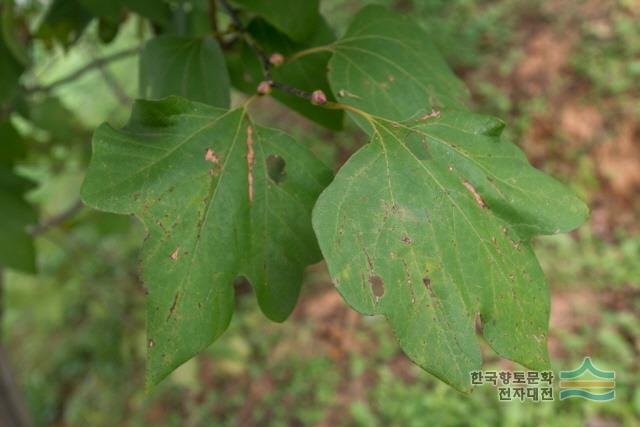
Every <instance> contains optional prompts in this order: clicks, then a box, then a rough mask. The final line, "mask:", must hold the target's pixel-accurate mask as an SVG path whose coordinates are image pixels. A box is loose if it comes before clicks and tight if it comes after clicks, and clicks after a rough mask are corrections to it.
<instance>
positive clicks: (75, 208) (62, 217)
mask: <svg viewBox="0 0 640 427" xmlns="http://www.w3.org/2000/svg"><path fill="white" fill-rule="evenodd" d="M83 207H84V204H83V203H82V202H81V201H80V200H78V201H77V202H75V203H74V204H73V205H71V206H70V207H69V208H67V209H66V210H64V211H62V212H61V213H59V214H57V215H54V216H52V217H50V218H49V219H47V220H45V221H44V222H42V223H40V224H38V225H36V226H34V227H33V228H31V229H30V230H29V234H30V235H32V236H34V237H35V236H39V235H40V234H42V233H44V232H46V231H48V230H49V229H50V228H52V227H55V226H57V225H59V224H62V223H63V222H65V221H67V220H68V219H70V218H71V217H73V216H74V215H75V214H77V213H78V212H80V210H82V208H83Z"/></svg>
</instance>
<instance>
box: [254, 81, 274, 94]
mask: <svg viewBox="0 0 640 427" xmlns="http://www.w3.org/2000/svg"><path fill="white" fill-rule="evenodd" d="M257 91H258V95H268V94H270V93H271V82H267V81H262V82H260V84H259V85H258V89H257Z"/></svg>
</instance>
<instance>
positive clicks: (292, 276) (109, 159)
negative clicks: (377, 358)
mask: <svg viewBox="0 0 640 427" xmlns="http://www.w3.org/2000/svg"><path fill="white" fill-rule="evenodd" d="M330 179H331V174H330V172H329V170H328V169H327V168H326V167H325V166H323V165H322V164H321V163H320V162H319V161H318V160H317V159H315V157H313V156H312V155H311V154H310V153H309V152H308V151H307V150H306V149H305V148H304V147H302V146H300V145H299V144H297V143H296V142H295V141H294V140H292V139H291V138H290V137H288V136H287V135H285V134H283V133H282V132H279V131H276V130H272V129H267V128H263V127H260V126H257V125H255V124H253V123H252V122H251V120H250V119H249V117H248V116H247V113H246V111H245V110H244V109H243V108H239V109H236V110H230V111H228V110H221V109H216V108H212V107H209V106H206V105H204V104H198V103H191V102H189V101H187V100H185V99H183V98H177V97H171V98H167V99H165V100H161V101H138V102H137V103H136V104H135V106H134V110H133V113H132V117H131V119H130V121H129V123H128V124H127V126H126V127H125V128H123V129H121V130H116V129H113V128H111V127H109V126H108V125H103V126H101V127H100V128H99V129H98V130H97V131H96V133H95V135H94V138H93V158H92V161H91V164H90V166H89V170H88V171H87V177H86V180H85V182H84V184H83V187H82V191H81V194H82V199H83V200H84V201H85V203H87V204H88V205H90V206H93V207H95V208H97V209H100V210H105V211H109V212H115V213H120V214H130V213H132V214H135V215H136V216H137V217H138V218H140V219H141V220H142V221H143V222H144V224H145V226H146V228H147V230H148V237H147V239H146V241H145V244H144V248H143V253H142V257H141V258H142V277H143V280H144V282H145V283H146V285H147V286H148V287H149V299H148V302H147V328H148V331H147V332H148V338H149V364H148V382H149V384H150V385H153V384H156V383H158V382H159V381H160V380H161V379H162V378H164V377H165V376H166V375H168V374H169V373H170V372H171V371H172V370H173V369H175V368H176V367H177V366H178V365H180V364H181V363H183V362H184V361H186V360H188V359H189V358H190V357H192V356H193V355H194V354H196V353H197V352H199V351H201V350H202V349H204V348H206V347H207V346H208V345H209V344H210V343H211V342H212V341H213V340H214V339H215V338H217V337H218V336H219V335H220V334H221V333H222V332H223V331H224V330H225V329H226V327H227V325H228V323H229V320H230V318H231V314H232V311H233V305H234V302H233V300H234V288H233V282H234V279H236V278H237V277H238V276H245V277H246V278H247V279H248V280H249V281H250V282H251V283H252V284H253V287H254V289H255V290H256V294H257V299H258V303H259V305H260V307H261V309H262V310H263V312H264V313H265V314H266V315H267V316H268V317H269V318H271V319H273V320H276V321H282V320H284V319H285V318H286V317H287V316H288V314H289V313H290V312H291V310H292V309H293V306H294V304H295V302H296V299H297V295H298V292H299V288H300V284H301V280H302V272H303V268H304V266H306V265H307V264H309V263H312V262H315V261H318V260H319V258H320V254H319V250H318V248H317V243H316V241H315V237H314V235H313V230H312V228H311V218H310V213H311V208H312V206H313V203H314V202H315V199H316V197H317V195H318V194H319V193H320V191H322V189H323V188H324V187H325V185H327V184H328V182H329V181H330Z"/></svg>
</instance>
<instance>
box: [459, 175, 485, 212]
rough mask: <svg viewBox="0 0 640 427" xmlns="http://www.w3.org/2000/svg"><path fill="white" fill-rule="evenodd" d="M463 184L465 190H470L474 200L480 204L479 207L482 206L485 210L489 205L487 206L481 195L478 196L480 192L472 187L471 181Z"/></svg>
mask: <svg viewBox="0 0 640 427" xmlns="http://www.w3.org/2000/svg"><path fill="white" fill-rule="evenodd" d="M463 184H464V186H465V188H466V189H467V190H469V192H470V193H471V194H472V195H473V198H474V200H475V201H476V203H477V204H478V206H480V207H481V208H483V209H484V208H486V207H487V205H486V204H485V202H484V200H482V197H480V194H478V192H477V191H476V188H475V187H474V186H473V185H471V183H470V182H469V181H464V182H463Z"/></svg>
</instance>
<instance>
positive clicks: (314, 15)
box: [233, 0, 321, 42]
mask: <svg viewBox="0 0 640 427" xmlns="http://www.w3.org/2000/svg"><path fill="white" fill-rule="evenodd" d="M233 2H234V3H235V4H237V5H238V6H240V7H241V8H243V9H245V10H248V11H250V12H253V13H255V14H256V15H258V16H261V17H262V18H264V19H265V20H266V21H267V22H269V23H270V24H271V25H273V26H274V27H276V28H277V29H278V30H280V31H281V32H283V33H284V34H286V35H287V36H289V37H291V38H292V39H293V40H295V41H298V42H302V41H304V40H305V39H307V38H308V37H310V36H312V35H313V34H314V33H315V32H316V31H317V29H318V25H320V22H321V16H320V13H319V12H318V5H319V0H303V1H300V0H269V1H264V0H233Z"/></svg>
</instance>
